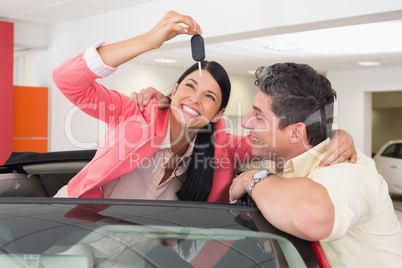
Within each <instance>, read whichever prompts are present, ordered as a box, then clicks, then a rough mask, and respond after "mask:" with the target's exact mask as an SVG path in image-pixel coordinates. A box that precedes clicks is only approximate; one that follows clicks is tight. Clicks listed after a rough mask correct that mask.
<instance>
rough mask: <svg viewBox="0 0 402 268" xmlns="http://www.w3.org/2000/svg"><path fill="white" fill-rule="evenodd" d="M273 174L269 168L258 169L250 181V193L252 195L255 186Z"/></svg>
mask: <svg viewBox="0 0 402 268" xmlns="http://www.w3.org/2000/svg"><path fill="white" fill-rule="evenodd" d="M271 175H272V173H271V172H269V170H267V169H262V170H260V171H257V172H256V173H254V175H253V178H252V179H251V181H250V186H249V187H248V195H249V196H251V192H252V191H253V189H254V186H255V185H256V184H257V183H259V182H260V181H262V180H264V179H266V178H268V177H269V176H271Z"/></svg>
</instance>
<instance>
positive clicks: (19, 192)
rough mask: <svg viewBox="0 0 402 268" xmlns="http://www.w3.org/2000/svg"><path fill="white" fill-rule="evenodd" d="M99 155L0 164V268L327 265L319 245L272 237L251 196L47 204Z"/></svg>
mask: <svg viewBox="0 0 402 268" xmlns="http://www.w3.org/2000/svg"><path fill="white" fill-rule="evenodd" d="M94 153H95V151H69V152H51V153H43V154H41V153H29V152H26V153H13V154H12V155H11V156H10V158H9V159H8V160H7V162H6V163H5V164H4V165H3V166H0V247H1V253H0V267H7V268H12V267H24V268H25V267H35V268H39V267H40V268H47V267H57V268H62V267H75V268H80V267H99V268H103V267H230V268H233V267H242V268H244V267H297V268H300V267H330V264H329V263H328V261H327V259H326V257H325V254H324V252H323V250H322V248H321V246H320V244H319V243H318V242H309V241H304V240H301V239H298V238H296V237H294V236H291V235H289V234H286V233H283V232H281V231H280V230H278V229H276V228H275V227H273V226H272V225H271V224H270V223H269V222H267V221H266V220H265V219H264V217H262V215H261V213H260V212H259V210H258V208H257V207H255V205H253V202H252V200H250V199H247V198H245V199H242V200H239V201H238V202H237V204H222V203H207V202H187V201H161V200H158V201H153V200H124V199H75V198H51V197H52V196H53V195H54V194H55V193H56V192H57V191H58V189H60V187H62V186H63V185H65V184H66V183H68V181H69V180H70V179H71V178H72V177H73V176H74V175H75V174H76V173H77V172H78V171H79V170H80V169H82V167H83V166H84V165H85V164H86V163H88V161H90V160H91V159H92V157H93V156H94Z"/></svg>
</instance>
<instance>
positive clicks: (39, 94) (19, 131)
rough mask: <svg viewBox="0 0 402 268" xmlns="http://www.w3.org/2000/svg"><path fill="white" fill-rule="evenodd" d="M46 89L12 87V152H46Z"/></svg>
mask: <svg viewBox="0 0 402 268" xmlns="http://www.w3.org/2000/svg"><path fill="white" fill-rule="evenodd" d="M47 139H48V88H45V87H24V86H14V141H13V151H15V152H21V151H34V152H47V150H48V146H47V144H48V143H47Z"/></svg>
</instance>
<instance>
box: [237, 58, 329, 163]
mask: <svg viewBox="0 0 402 268" xmlns="http://www.w3.org/2000/svg"><path fill="white" fill-rule="evenodd" d="M256 78H257V79H256V81H255V84H256V85H257V86H258V87H259V88H260V91H259V93H258V94H257V96H256V97H255V98H254V101H253V109H252V110H251V111H250V112H249V113H248V114H247V116H246V117H245V118H244V120H243V127H245V128H248V129H250V130H251V134H252V136H253V137H254V139H253V141H254V146H253V154H254V155H255V156H260V157H268V155H266V154H267V153H277V156H281V155H283V150H287V149H286V146H287V145H291V146H292V148H293V147H294V146H295V145H296V144H297V143H298V142H301V143H302V144H303V145H304V150H305V149H308V148H306V147H312V146H315V145H317V144H319V143H320V142H322V141H324V140H325V139H326V138H328V137H329V136H330V132H331V129H332V122H333V108H334V101H335V98H336V92H335V91H334V90H333V89H332V87H331V83H330V82H329V81H328V79H326V78H325V77H324V76H322V75H320V74H318V73H317V72H316V71H315V70H314V69H313V68H311V67H310V66H308V65H305V64H296V63H278V64H274V65H271V66H269V67H260V68H259V69H258V70H257V72H256ZM261 117H263V118H261ZM267 117H270V118H267ZM264 124H265V127H263V125H264ZM262 128H265V131H264V130H263V129H262ZM257 129H259V130H257ZM296 136H297V137H296ZM263 145H268V146H266V148H265V150H263V149H261V148H260V150H258V149H257V147H263ZM299 145H300V144H299ZM282 147H283V148H282ZM284 157H285V158H288V157H286V156H284Z"/></svg>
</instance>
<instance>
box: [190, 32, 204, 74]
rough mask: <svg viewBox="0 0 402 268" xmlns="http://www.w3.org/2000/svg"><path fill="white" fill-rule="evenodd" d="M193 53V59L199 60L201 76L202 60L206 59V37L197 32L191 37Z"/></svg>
mask: <svg viewBox="0 0 402 268" xmlns="http://www.w3.org/2000/svg"><path fill="white" fill-rule="evenodd" d="M191 54H192V56H193V59H194V60H195V61H196V62H198V69H199V70H200V77H201V61H203V60H204V59H205V47H204V38H202V36H201V35H199V34H195V35H193V37H191Z"/></svg>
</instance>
